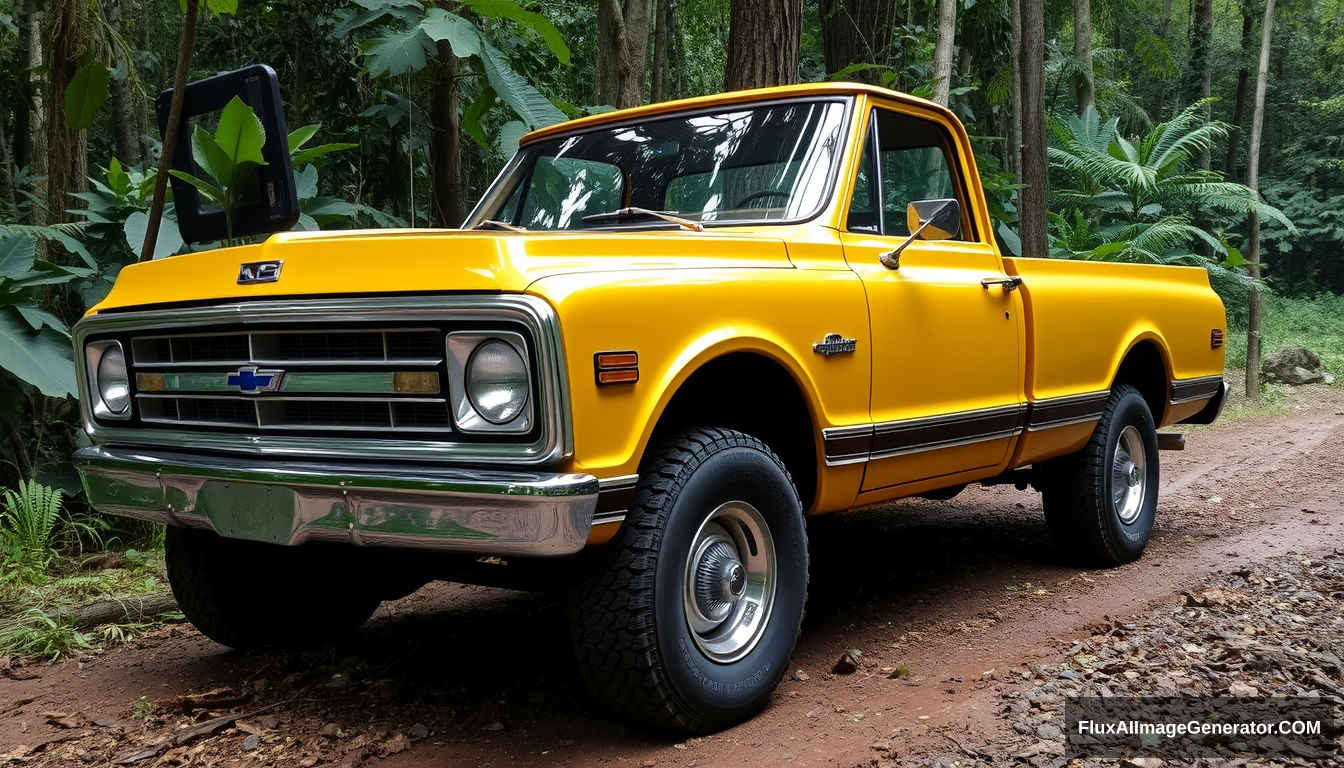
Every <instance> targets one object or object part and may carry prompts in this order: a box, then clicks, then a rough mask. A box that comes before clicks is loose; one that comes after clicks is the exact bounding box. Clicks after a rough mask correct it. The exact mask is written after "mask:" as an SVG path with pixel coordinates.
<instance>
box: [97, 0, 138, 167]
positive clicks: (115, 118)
mask: <svg viewBox="0 0 1344 768" xmlns="http://www.w3.org/2000/svg"><path fill="white" fill-rule="evenodd" d="M103 15H104V18H105V19H106V20H107V26H108V27H109V28H110V29H111V30H112V31H113V32H115V33H116V34H117V35H118V36H119V37H120V36H122V35H123V32H124V24H123V22H124V20H125V19H127V18H134V17H135V2H134V0H104V2H103ZM128 54H129V52H128V50H127V47H124V46H119V45H114V46H113V50H112V56H113V59H114V64H115V65H116V72H115V73H114V74H113V77H112V80H111V82H110V86H111V97H112V141H113V144H114V146H115V147H116V157H117V159H118V160H120V161H121V162H122V163H124V164H126V165H138V164H139V163H140V156H141V152H140V136H139V135H138V133H137V128H138V127H139V121H138V120H137V118H136V112H137V111H139V107H140V105H138V104H137V103H136V102H137V101H138V99H137V98H136V96H137V94H136V92H135V77H134V69H133V67H134V66H135V65H134V64H133V63H132V62H131V58H130V56H129V55H128Z"/></svg>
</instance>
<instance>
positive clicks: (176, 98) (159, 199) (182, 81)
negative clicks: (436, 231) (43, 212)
mask: <svg viewBox="0 0 1344 768" xmlns="http://www.w3.org/2000/svg"><path fill="white" fill-rule="evenodd" d="M199 15H200V2H199V0H187V18H186V21H185V22H184V23H183V25H182V37H181V39H180V40H179V41H178V44H177V70H176V71H175V72H174V73H173V98H172V101H170V102H169V106H168V133H167V134H165V135H164V137H163V151H161V152H160V153H159V170H158V173H157V174H156V175H155V177H154V199H153V201H151V202H150V205H149V225H148V226H147V227H146V228H145V244H144V246H143V247H142V248H141V249H140V261H149V260H150V259H152V258H154V244H155V243H157V242H158V241H159V226H160V225H161V224H162V223H163V206H164V202H165V200H166V199H167V193H168V169H169V168H171V167H172V165H173V152H174V151H175V150H176V149H177V133H178V131H177V126H178V125H179V124H180V123H181V122H182V102H183V101H185V98H184V96H185V92H186V88H187V75H188V74H189V73H190V72H191V54H192V52H193V51H195V50H196V20H197V18H198V16H199ZM412 210H414V209H412Z"/></svg>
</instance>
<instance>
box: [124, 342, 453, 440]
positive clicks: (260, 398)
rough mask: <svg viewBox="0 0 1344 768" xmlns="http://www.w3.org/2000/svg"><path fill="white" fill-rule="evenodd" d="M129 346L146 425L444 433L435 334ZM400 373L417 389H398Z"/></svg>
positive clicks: (440, 354)
mask: <svg viewBox="0 0 1344 768" xmlns="http://www.w3.org/2000/svg"><path fill="white" fill-rule="evenodd" d="M130 348H131V351H132V363H131V368H132V374H133V376H134V378H135V381H136V402H137V404H138V408H137V409H136V412H137V413H138V414H139V419H140V421H141V423H143V424H144V425H145V426H148V427H162V426H165V425H171V426H174V427H180V426H193V427H215V428H229V429H234V430H245V431H258V430H260V431H263V432H278V433H281V434H283V433H286V432H289V433H296V434H311V433H314V432H318V433H321V432H327V433H331V434H340V433H343V432H351V431H355V432H386V433H388V434H389V436H396V435H397V434H399V433H403V432H415V433H420V434H421V435H423V434H424V433H426V432H434V433H445V432H449V431H451V422H450V415H449V409H448V398H447V393H446V392H445V391H444V388H445V387H446V382H447V379H446V376H444V375H443V373H442V372H443V371H444V369H443V360H444V354H445V353H444V332H443V331H442V330H440V329H438V328H380V329H365V328H333V329H321V330H316V329H311V328H303V329H298V330H280V329H265V330H247V331H236V332H205V333H193V334H181V335H156V336H135V337H133V338H131V339H130ZM408 376H409V377H413V378H414V380H415V381H417V382H418V386H417V387H415V388H410V389H409V390H408V389H407V388H406V387H403V386H401V383H402V382H404V381H405V379H404V377H408ZM415 377H418V378H415ZM426 380H427V381H428V382H430V383H432V384H433V385H432V386H427V384H426Z"/></svg>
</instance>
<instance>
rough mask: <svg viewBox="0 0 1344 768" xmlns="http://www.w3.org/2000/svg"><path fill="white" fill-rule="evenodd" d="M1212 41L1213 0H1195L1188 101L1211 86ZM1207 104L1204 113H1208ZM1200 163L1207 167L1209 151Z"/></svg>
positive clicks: (1206, 92) (1206, 94) (1203, 96)
mask: <svg viewBox="0 0 1344 768" xmlns="http://www.w3.org/2000/svg"><path fill="white" fill-rule="evenodd" d="M1212 41H1213V0H1195V5H1194V7H1193V8H1192V12H1191V18H1190V69H1189V70H1188V72H1187V74H1186V87H1185V92H1186V93H1187V94H1188V95H1189V97H1190V101H1191V102H1195V101H1200V100H1202V99H1207V98H1209V96H1210V95H1211V94H1212V88H1213V59H1212V57H1211V56H1210V53H1209V51H1210V47H1211V45H1212ZM1207 109H1208V108H1207V106H1206V107H1205V114H1206V115H1207V114H1208V111H1207ZM1200 165H1201V167H1203V168H1208V167H1209V153H1208V152H1205V153H1203V154H1202V155H1201V156H1200Z"/></svg>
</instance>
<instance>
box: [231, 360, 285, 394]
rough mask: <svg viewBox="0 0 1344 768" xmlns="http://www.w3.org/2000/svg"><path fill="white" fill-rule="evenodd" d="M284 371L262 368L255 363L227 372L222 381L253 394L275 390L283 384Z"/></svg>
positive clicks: (240, 390)
mask: <svg viewBox="0 0 1344 768" xmlns="http://www.w3.org/2000/svg"><path fill="white" fill-rule="evenodd" d="M284 381H285V372H284V371H281V370H277V369H268V370H262V369H260V368H258V367H256V366H255V365H249V366H246V367H244V368H239V369H238V370H236V371H234V372H233V373H230V374H228V376H227V377H226V378H225V379H224V383H225V384H226V385H228V386H230V387H234V388H235V389H237V390H238V391H239V392H243V393H246V394H249V395H255V394H257V393H258V392H276V391H278V390H279V389H280V387H281V386H283V384H284Z"/></svg>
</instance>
